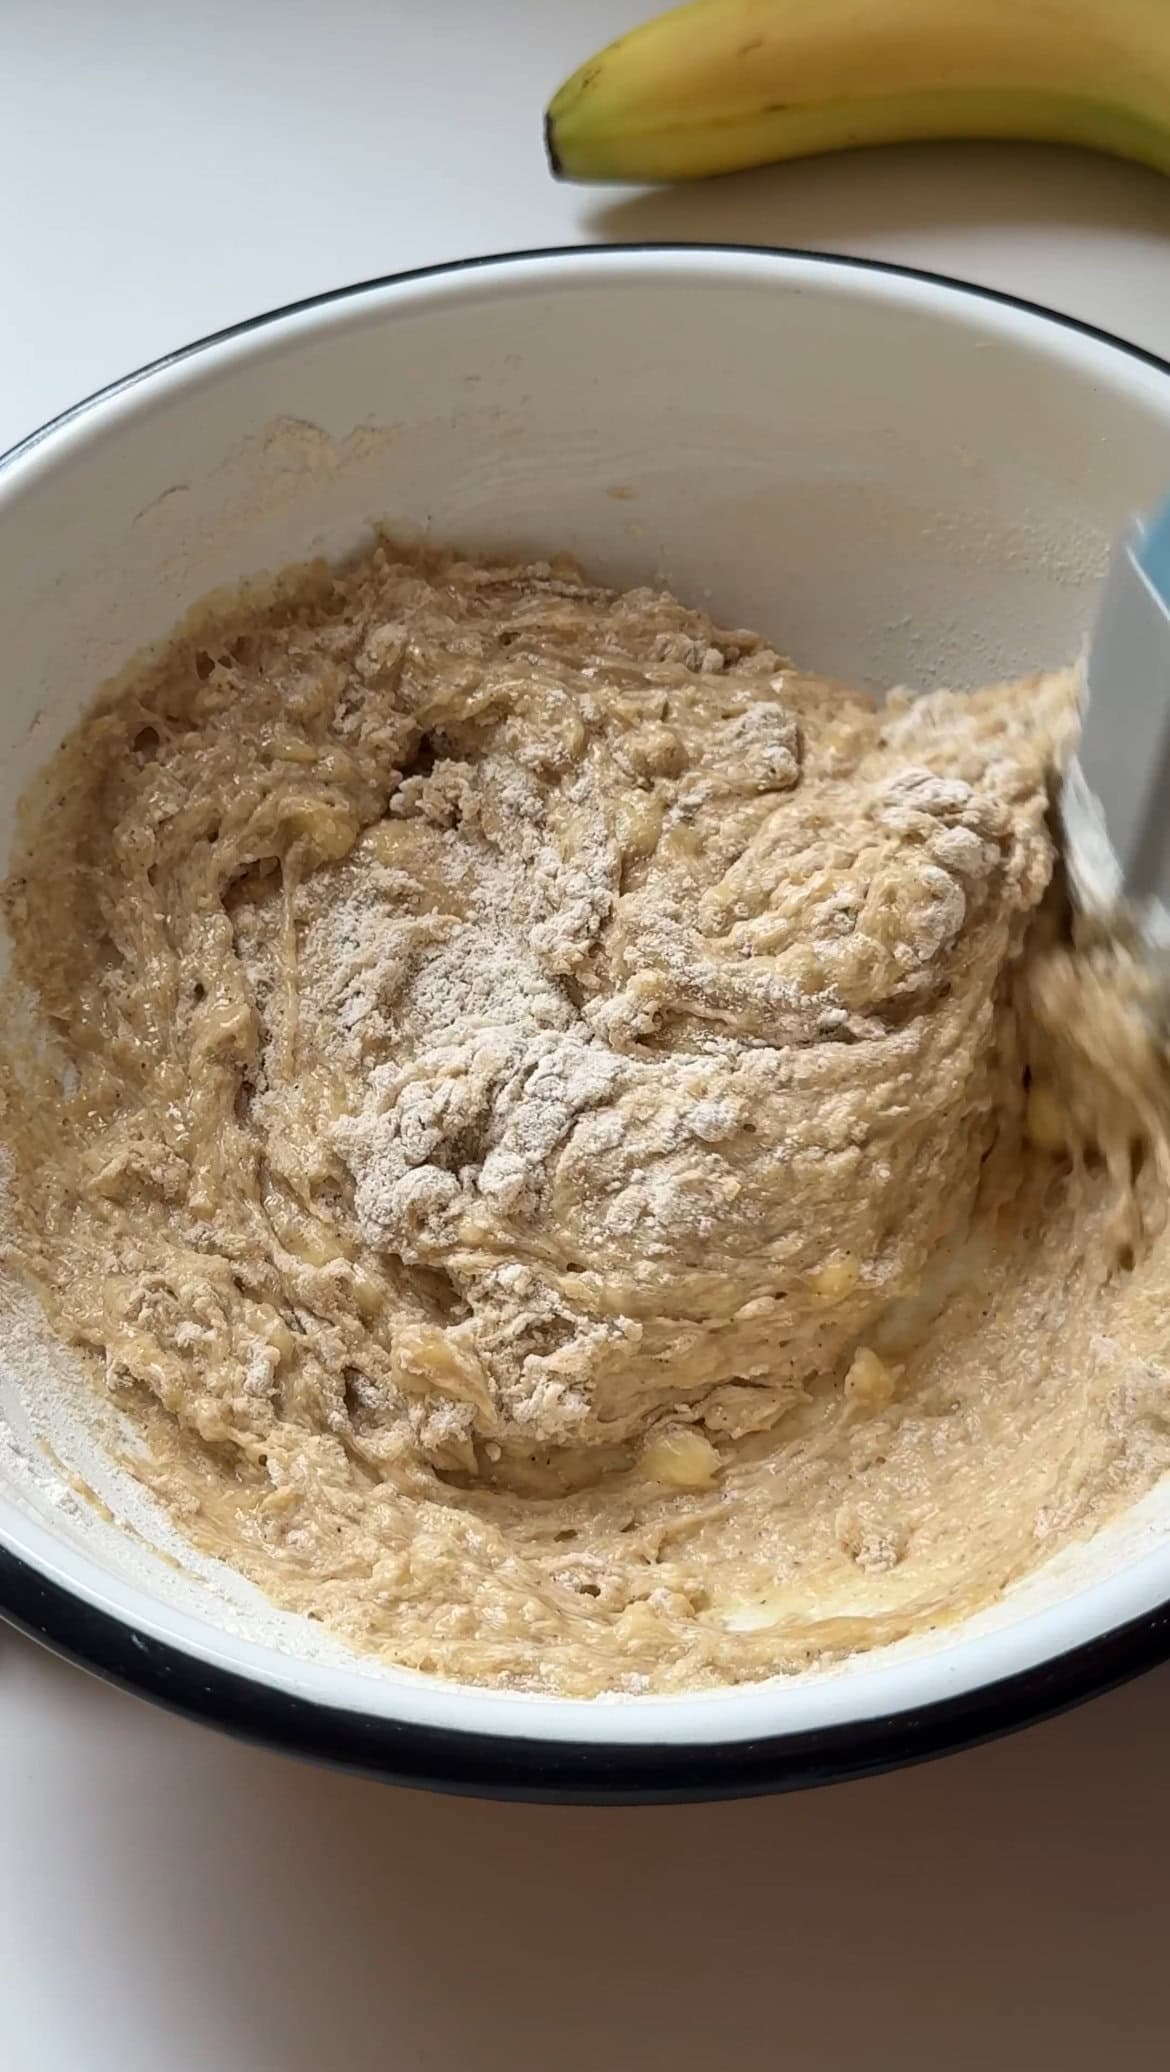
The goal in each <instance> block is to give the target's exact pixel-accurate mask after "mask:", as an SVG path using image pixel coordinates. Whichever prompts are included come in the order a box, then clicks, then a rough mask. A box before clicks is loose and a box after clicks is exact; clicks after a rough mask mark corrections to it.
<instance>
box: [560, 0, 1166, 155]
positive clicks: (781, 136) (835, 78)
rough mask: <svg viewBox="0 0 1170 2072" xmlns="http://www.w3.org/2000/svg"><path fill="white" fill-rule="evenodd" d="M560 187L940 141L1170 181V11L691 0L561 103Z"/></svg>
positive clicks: (591, 71) (592, 72) (622, 41)
mask: <svg viewBox="0 0 1170 2072" xmlns="http://www.w3.org/2000/svg"><path fill="white" fill-rule="evenodd" d="M545 134H546V139H547V143H548V152H549V160H550V163H551V165H552V168H553V171H554V172H555V173H556V174H558V175H559V176H560V177H562V178H564V179H569V180H688V179H698V178H701V177H702V176H704V175H705V174H709V173H728V172H736V171H739V170H741V169H742V168H744V167H746V166H755V165H766V164H769V163H771V162H772V161H773V160H776V159H783V158H800V157H805V156H809V155H812V154H814V153H818V152H825V151H843V150H847V149H849V148H850V147H851V146H854V145H859V144H887V143H900V142H908V141H912V140H918V139H925V138H938V137H977V138H996V137H998V138H1016V139H1024V140H1029V141H1035V142H1046V143H1065V144H1081V145H1087V146H1089V147H1091V148H1092V149H1095V150H1098V151H1107V152H1111V153H1113V154H1115V155H1117V156H1120V157H1122V158H1131V159H1137V160H1140V161H1141V162H1143V163H1144V164H1147V165H1152V166H1156V167H1157V168H1158V169H1159V170H1160V171H1162V172H1170V0H691V4H690V5H689V6H686V7H678V8H675V9H674V10H673V11H672V12H671V13H669V14H664V15H659V16H658V17H657V19H655V20H654V21H650V22H646V23H645V24H644V25H643V26H642V27H640V28H636V29H632V30H631V31H630V33H629V34H628V35H626V36H622V37H620V38H619V39H618V41H617V42H616V43H611V44H610V45H609V46H608V47H607V48H606V49H605V50H602V51H599V52H598V54H597V56H596V57H593V58H590V59H589V61H588V62H587V63H586V64H584V65H582V66H581V67H580V69H579V70H578V71H576V72H574V74H573V76H572V78H571V79H568V80H566V82H565V84H564V85H563V86H562V87H561V89H560V91H559V92H558V93H557V94H556V95H555V96H554V98H553V100H552V102H551V103H550V105H549V109H548V113H547V116H546V127H545Z"/></svg>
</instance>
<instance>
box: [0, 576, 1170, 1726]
mask: <svg viewBox="0 0 1170 2072" xmlns="http://www.w3.org/2000/svg"><path fill="white" fill-rule="evenodd" d="M1074 722H1075V698H1074V695H1073V687H1072V683H1071V680H1070V679H1069V678H1068V677H1061V676H1053V677H1042V678H1035V679H1032V680H1030V681H1029V682H1027V683H1024V684H1018V685H1010V686H1006V687H1001V688H997V689H992V690H989V691H985V692H980V693H978V694H975V695H972V696H959V695H952V694H949V693H945V692H944V693H936V694H933V695H931V696H928V697H923V698H918V699H911V698H908V697H905V696H897V697H895V698H894V699H892V700H891V701H890V702H889V703H888V704H887V705H886V706H885V707H883V708H882V709H880V710H877V709H875V708H873V707H872V706H871V705H870V703H869V702H868V701H866V700H865V699H863V698H861V697H859V696H857V695H855V694H854V693H851V692H849V691H847V690H843V689H841V688H840V687H838V686H836V685H833V684H828V683H824V682H820V681H817V680H815V679H811V678H808V677H805V676H802V675H801V674H799V673H798V672H797V671H795V670H794V669H792V668H791V667H790V666H789V665H788V664H786V663H785V662H784V661H783V660H782V659H781V658H780V657H779V656H778V655H776V654H775V653H773V652H772V650H771V649H769V648H768V647H767V646H765V645H764V643H763V642H762V641H761V640H760V639H758V638H757V637H756V636H755V635H753V634H749V633H744V632H734V631H726V630H724V629H721V628H719V627H717V626H714V625H712V624H711V623H710V622H709V621H708V620H706V619H705V618H703V617H702V616H700V615H699V614H697V613H695V612H691V611H688V610H686V609H685V608H684V607H683V606H681V605H679V604H677V603H676V602H674V601H673V600H672V599H671V598H669V597H667V596H664V595H661V594H658V593H654V592H651V591H649V590H639V591H633V592H630V593H628V594H626V595H616V594H613V593H611V592H609V591H605V590H602V589H598V588H594V587H591V586H590V585H589V584H588V583H587V582H585V581H584V580H583V579H582V578H581V577H580V576H579V574H578V572H577V571H576V570H575V568H573V567H572V566H570V565H568V564H564V565H562V564H551V565H546V564H538V565H536V566H533V567H527V568H525V567H477V566H474V565H472V564H469V563H467V562H464V561H460V560H457V559H455V558H454V557H451V556H446V557H444V556H440V555H422V554H416V555H406V554H404V553H403V552H402V551H401V550H396V549H395V548H393V547H392V546H391V545H389V544H388V543H383V544H382V545H379V546H378V548H377V549H376V551H374V552H373V553H372V554H371V555H369V556H367V557H366V558H364V559H363V560H361V561H359V562H356V563H354V564H352V565H351V566H349V567H347V568H345V569H343V570H341V571H332V572H330V571H327V570H316V571H313V572H310V573H308V574H302V575H301V576H300V577H299V578H297V579H296V580H295V581H293V582H290V583H289V584H286V585H285V586H284V587H283V588H282V589H281V590H280V591H278V592H276V593H273V594H272V595H271V596H270V597H269V598H268V599H267V600H266V601H264V602H261V601H258V600H257V599H252V600H251V601H250V602H248V601H242V602H239V603H238V604H237V605H236V606H235V607H233V608H232V610H231V611H230V612H227V613H226V614H225V613H223V612H221V613H220V614H219V616H218V617H217V618H215V619H206V618H205V619H204V621H203V622H202V623H200V624H198V625H193V627H192V629H191V630H190V631H188V632H185V633H184V634H182V635H181V636H179V637H178V638H177V639H176V640H175V642H174V643H173V645H172V646H171V647H170V649H169V650H168V651H167V653H166V654H165V655H164V656H163V657H162V659H161V660H156V661H155V662H153V663H152V664H151V665H150V666H148V667H145V668H144V669H142V670H141V671H140V672H139V673H138V675H137V676H136V677H135V678H134V679H133V680H132V681H130V682H127V683H124V684H123V685H122V686H121V687H119V688H118V690H117V691H116V692H115V693H113V694H111V695H110V696H109V697H108V698H107V699H106V701H105V702H104V703H103V705H102V706H101V707H100V708H99V709H98V710H97V712H96V713H95V714H94V716H93V717H91V718H90V719H89V720H88V721H86V723H85V724H84V725H83V727H82V728H81V729H80V730H79V732H78V734H77V735H76V736H75V737H74V738H73V739H72V740H71V741H70V742H69V743H67V744H66V746H65V748H64V749H63V750H62V752H61V754H60V756H59V757H58V758H57V760H56V762H55V763H54V765H53V766H52V768H51V770H50V771H49V772H48V773H47V775H46V778H45V779H44V781H43V783H42V784H41V785H40V786H39V787H38V788H37V791H36V794H35V796H33V797H30V799H29V800H28V801H27V804H26V812H25V819H24V825H23V829H22V834H21V841H20V847H19V853H18V856H17V858H16V860H15V862H14V866H13V874H12V877H11V879H10V881H9V886H8V891H7V910H8V918H9V926H10V931H11V934H12V937H13V942H14V954H15V970H16V973H17V976H18V980H19V982H20V983H21V984H22V985H23V987H24V988H25V989H26V992H31V994H32V996H33V997H34V998H35V1001H36V1003H37V1006H38V1009H39V1013H40V1015H41V1018H42V1025H43V1027H44V1028H45V1029H46V1030H47V1031H49V1032H51V1033H50V1035H49V1037H48V1038H47V1040H46V1043H45V1044H43V1045H42V1046H41V1047H40V1049H39V1051H37V1052H36V1053H35V1054H33V1052H32V1051H30V1048H29V1047H28V1046H27V1045H23V1046H21V1045H18V1044H17V1043H16V1041H15V1039H14V1038H10V1040H9V1043H8V1046H7V1049H8V1059H7V1066H6V1115H5V1122H4V1134H5V1136H6V1139H7V1143H8V1148H9V1152H10V1155H11V1158H12V1161H13V1166H14V1181H13V1189H12V1209H11V1228H10V1231H9V1233H8V1243H7V1258H8V1261H9V1265H10V1267H11V1268H12V1269H13V1270H14V1271H16V1272H18V1273H19V1274H20V1275H21V1276H22V1277H23V1278H24V1279H25V1280H26V1281H31V1282H32V1283H33V1285H35V1287H36V1288H37V1290H38V1292H39V1294H40V1296H41V1299H42V1301H43V1303H44V1305H45V1308H46V1311H47V1313H48V1316H49V1317H50V1319H51V1320H52V1323H53V1325H54V1327H55V1328H56V1330H57V1331H59V1332H60V1333H61V1334H62V1336H64V1337H65V1338H66V1339H67V1340H68V1341H69V1342H70V1343H71V1344H73V1345H75V1346H77V1347H79V1348H81V1349H83V1351H84V1352H85V1355H86V1357H87V1358H89V1359H90V1360H91V1361H92V1363H93V1367H94V1371H95V1374H96V1375H97V1376H99V1377H101V1376H102V1375H104V1379H105V1384H106V1385H107V1386H108V1387H109V1388H110V1389H111V1390H112V1391H113V1392H114V1394H115V1396H116V1398H117V1400H118V1401H119V1402H120V1403H121V1404H123V1405H124V1406H125V1407H126V1408H127V1409H128V1410H129V1411H130V1412H131V1414H132V1415H133V1416H134V1418H135V1419H136V1420H137V1422H138V1423H139V1424H140V1425H141V1427H142V1429H143V1432H144V1433H145V1435H146V1437H147V1439H148V1442H149V1447H150V1458H149V1463H148V1465H147V1466H146V1467H145V1468H143V1467H142V1466H141V1465H139V1468H138V1472H140V1473H142V1474H144V1475H145V1476H146V1477H147V1479H148V1480H149V1481H150V1482H151V1484H152V1486H153V1487H155V1488H156V1489H157V1490H159V1491H160V1492H161V1493H162V1494H163V1495H164V1496H165V1497H166V1498H167V1500H168V1501H169V1502H170V1503H171V1504H172V1505H173V1506H174V1507H175V1509H176V1510H177V1512H178V1513H179V1515H180V1516H181V1518H182V1519H183V1521H184V1524H185V1528H186V1530H187V1531H188V1533H189V1535H190V1536H191V1538H192V1539H193V1540H194V1541H196V1542H197V1543H199V1544H200V1545H202V1546H204V1547H206V1548H210V1549H211V1550H212V1551H214V1552H217V1553H220V1554H223V1555H225V1556H226V1557H227V1558H228V1559H229V1560H231V1561H233V1562H235V1563H236V1564H237V1565H238V1566H239V1567H240V1568H242V1569H243V1570H245V1571H246V1572H247V1573H248V1574H249V1575H251V1576H252V1577H254V1578H255V1579H256V1580H257V1581H258V1582H260V1583H261V1584H262V1585H263V1587H265V1588H266V1589H267V1590H269V1591H270V1592H271V1594H272V1595H273V1596H275V1597H277V1598H279V1599H280V1600H281V1601H283V1602H285V1603H287V1604H290V1605H292V1606H294V1607H295V1608H297V1609H300V1610H302V1611H308V1612H310V1613H312V1614H313V1615H314V1616H316V1617H319V1618H322V1619H324V1620H326V1621H327V1622H328V1623H330V1624H331V1625H333V1626H334V1627H336V1628H337V1629H339V1630H340V1631H342V1632H343V1633H345V1634H347V1635H348V1636H350V1637H351V1638H352V1639H353V1640H354V1641H356V1642H357V1643H358V1644H360V1645H362V1646H364V1647H371V1648H375V1649H380V1650H382V1651H384V1652H385V1653H386V1654H388V1655H389V1656H391V1657H393V1658H394V1659H395V1660H397V1661H399V1662H403V1663H407V1664H410V1665H413V1666H415V1667H419V1668H424V1669H429V1670H433V1671H436V1672H439V1673H441V1674H445V1675H450V1676H457V1677H461V1678H465V1679H470V1680H475V1681H488V1682H492V1681H494V1682H499V1683H504V1684H510V1685H513V1686H524V1687H539V1688H545V1689H551V1690H558V1691H569V1692H592V1691H597V1690H605V1689H634V1690H636V1689H650V1688H654V1689H672V1688H678V1687H686V1686H690V1685H703V1684H712V1683H718V1682H728V1681H731V1682H734V1681H738V1680H743V1679H747V1678H752V1677H759V1676H763V1675H767V1674H769V1673H772V1672H774V1671H776V1670H780V1669H784V1668H789V1667H792V1666H795V1665H802V1664H804V1663H806V1662H808V1661H810V1660H813V1659H817V1658H819V1657H824V1656H839V1655H840V1654H842V1653H844V1652H847V1651H848V1650H850V1649H855V1648H861V1647H867V1646H872V1645H875V1644H877V1643H879V1642H882V1641H885V1640H888V1639H891V1638H894V1637H897V1636H898V1635H901V1634H903V1633H905V1632H907V1631H910V1630H913V1629H914V1628H916V1627H919V1626H922V1625H923V1624H929V1623H936V1622H938V1621H940V1620H942V1619H945V1618H948V1617H951V1616H954V1615H955V1614H956V1613H957V1612H959V1611H962V1610H964V1609H967V1608H969V1607H970V1606H971V1605H973V1604H976V1603H978V1602H980V1601H985V1600H986V1599H987V1598H989V1597H990V1596H992V1595H994V1594H995V1593H996V1592H997V1591H999V1590H1000V1589H1002V1588H1003V1586H1004V1585H1005V1584H1006V1583H1007V1582H1008V1581H1010V1580H1011V1579H1012V1578H1013V1577H1014V1576H1016V1575H1018V1574H1020V1573H1021V1572H1022V1571H1024V1570H1025V1569H1027V1568H1028V1567H1029V1566H1030V1565H1032V1564H1034V1563H1035V1562H1036V1561H1037V1560H1038V1559H1039V1558H1040V1557H1041V1555H1042V1554H1043V1553H1045V1552H1047V1551H1048V1550H1050V1549H1051V1548H1052V1547H1053V1546H1054V1545H1056V1544H1058V1543H1059V1541H1060V1540H1061V1539H1062V1538H1067V1537H1068V1536H1069V1535H1071V1534H1073V1533H1079V1532H1084V1531H1086V1530H1088V1529H1090V1528H1091V1526H1092V1525H1093V1524H1095V1523H1096V1522H1097V1520H1098V1519H1099V1518H1100V1517H1101V1516H1103V1515H1104V1513H1105V1512H1106V1511H1107V1510H1108V1509H1109V1508H1110V1507H1114V1506H1116V1505H1117V1504H1118V1503H1119V1502H1121V1501H1122V1500H1123V1499H1124V1498H1126V1497H1128V1496H1130V1495H1132V1494H1135V1493H1136V1492H1137V1491H1138V1490H1139V1489H1140V1488H1142V1487H1144V1486H1147V1485H1148V1484H1149V1483H1150V1481H1152V1479H1153V1478H1154V1477H1155V1476H1156V1475H1157V1474H1159V1473H1161V1472H1162V1470H1163V1469H1164V1468H1165V1467H1166V1466H1167V1464H1168V1463H1170V1430H1168V1426H1167V1417H1166V1406H1167V1404H1168V1403H1170V1395H1168V1392H1167V1379H1168V1377H1167V1373H1166V1367H1165V1364H1164V1351H1163V1346H1164V1338H1165V1332H1164V1328H1163V1319H1164V1315H1165V1306H1166V1292H1167V1287H1168V1285H1170V1279H1168V1276H1170V1256H1168V1253H1167V1240H1166V1238H1165V1235H1164V1230H1163V1224H1164V1218H1163V1214H1162V1200H1163V1191H1164V1173H1163V1165H1164V1157H1165V1154H1164V1150H1163V1145H1164V1131H1163V1125H1164V1120H1165V1118H1164V1116H1163V1115H1162V1113H1161V1109H1160V1106H1159V1103H1158V1099H1157V1098H1156V1096H1155V1095H1154V1094H1152V1093H1151V1092H1150V1089H1151V1088H1152V1087H1156V1086H1157V1084H1158V1080H1157V1074H1156V1073H1155V1072H1152V1071H1150V1070H1149V1069H1148V1067H1149V1063H1150V1060H1149V1058H1147V1057H1146V1055H1145V1051H1144V1050H1143V1049H1142V1046H1143V1044H1144V1043H1146V1042H1147V1038H1146V1037H1145V1036H1140V1037H1135V1039H1134V1040H1135V1041H1136V1042H1137V1046H1138V1050H1139V1051H1140V1052H1141V1056H1135V1058H1134V1059H1133V1061H1132V1062H1133V1065H1134V1074H1135V1075H1136V1076H1134V1077H1133V1078H1132V1083H1130V1082H1129V1081H1126V1080H1125V1076H1124V1073H1122V1075H1121V1079H1120V1080H1118V1079H1117V1075H1116V1074H1114V1075H1113V1077H1111V1078H1108V1087H1109V1099H1108V1102H1106V1103H1105V1105H1104V1106H1103V1107H1101V1108H1100V1109H1095V1108H1094V1106H1093V1103H1092V1102H1091V1101H1090V1102H1089V1103H1088V1105H1086V1102H1085V1099H1084V1098H1083V1095H1084V1088H1085V1086H1086V1084H1089V1085H1092V1084H1093V1083H1094V1082H1093V1077H1092V1073H1091V1072H1090V1074H1089V1076H1088V1079H1086V1075H1085V1071H1084V1069H1083V1066H1084V1058H1083V1056H1082V1055H1081V1052H1082V1051H1083V1048H1084V1045H1083V1043H1082V1044H1081V1049H1080V1050H1077V1049H1076V1046H1075V1045H1074V1044H1072V1043H1070V1036H1071V1035H1072V1034H1074V1033H1075V1032H1076V1031H1078V1030H1080V1028H1081V1025H1082V1022H1083V1020H1084V1017H1082V1016H1081V1015H1080V1013H1079V1011H1078V1013H1077V1015H1076V1016H1074V1017H1073V1018H1072V1021H1071V1023H1070V1016H1069V1012H1068V1000H1069V996H1070V988H1072V989H1074V990H1075V989H1077V988H1080V989H1081V990H1080V992H1078V993H1077V995H1076V997H1077V999H1078V1000H1083V998H1084V989H1085V987H1086V986H1090V985H1091V984H1092V973H1093V970H1094V968H1095V967H1094V966H1093V965H1092V962H1091V960H1088V961H1086V959H1085V957H1083V956H1081V955H1079V954H1076V953H1074V952H1072V951H1071V950H1070V949H1069V947H1068V945H1067V943H1066V942H1065V941H1064V940H1063V934H1064V932H1065V931H1064V919H1063V911H1062V905H1061V900H1060V895H1059V890H1058V889H1057V888H1054V887H1053V885H1052V882H1051V881H1052V877H1053V864H1054V852H1053V845H1052V842H1051V838H1050V835H1049V832H1048V827H1047V800H1048V787H1049V781H1050V777H1051V774H1052V771H1053V768H1054V766H1055V763H1056V760H1057V759H1058V757H1059V755H1060V754H1061V752H1062V750H1063V748H1064V746H1065V745H1066V744H1067V741H1068V739H1069V737H1070V732H1071V729H1072V727H1073V725H1074ZM1106 990H1107V991H1108V988H1106ZM1110 997H1111V998H1112V997H1113V996H1112V994H1110ZM1087 1026H1092V1027H1095V1026H1098V1023H1097V1021H1096V1020H1094V1018H1093V1017H1091V1016H1090V1017H1089V1021H1088V1024H1087ZM1126 1027H1127V1029H1143V1030H1148V1024H1146V1023H1144V1022H1140V1020H1133V1021H1132V1022H1127V1024H1126ZM1153 1043H1154V1039H1153V1037H1152V1036H1149V1037H1148V1044H1149V1045H1153ZM1112 1054H1113V1053H1112V1049H1111V1050H1110V1056H1112ZM1151 1054H1152V1053H1151ZM1107 1077H1108V1075H1107ZM1103 1099H1104V1097H1103ZM1102 1118H1104V1121H1103V1120H1102Z"/></svg>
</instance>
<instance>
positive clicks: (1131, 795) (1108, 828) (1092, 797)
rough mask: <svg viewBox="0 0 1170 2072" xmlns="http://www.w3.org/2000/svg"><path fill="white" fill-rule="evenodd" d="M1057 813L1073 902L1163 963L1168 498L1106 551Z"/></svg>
mask: <svg viewBox="0 0 1170 2072" xmlns="http://www.w3.org/2000/svg"><path fill="white" fill-rule="evenodd" d="M1061 814H1062V819H1063V822H1064V834H1065V847H1066V860H1067V864H1068V870H1069V876H1070V878H1071V881H1072V887H1073V891H1074V893H1075V895H1076V897H1077V899H1078V901H1079V903H1080V904H1081V905H1082V907H1084V908H1085V909H1086V911H1087V912H1089V913H1091V914H1093V915H1094V916H1097V917H1099V918H1101V919H1103V920H1105V921H1106V922H1111V921H1117V920H1122V919H1124V920H1125V922H1127V924H1128V925H1129V927H1130V928H1132V929H1135V930H1136V932H1137V934H1138V936H1139V938H1140V939H1141V940H1143V941H1144V943H1145V944H1146V946H1147V947H1148V948H1149V949H1150V950H1151V951H1153V952H1155V953H1157V955H1158V957H1159V960H1160V961H1161V960H1170V499H1168V500H1167V502H1166V503H1165V504H1163V506H1162V507H1161V509H1160V510H1159V511H1157V512H1156V513H1155V514H1154V516H1153V517H1152V518H1150V519H1149V520H1148V521H1147V522H1146V523H1144V524H1142V523H1135V524H1134V525H1133V526H1132V527H1131V528H1130V530H1129V532H1128V534H1127V535H1126V536H1125V537H1124V538H1123V539H1122V540H1120V541H1119V543H1118V545H1117V547H1116V549H1115V551H1114V555H1113V560H1112V563H1111V565H1110V569H1109V575H1108V577H1107V579H1106V583H1105V589H1104V592H1103V595H1102V598H1101V604H1100V608H1099V610H1098V614H1097V623H1096V625H1095V627H1094V629H1093V634H1092V638H1091V640H1090V643H1089V652H1088V659H1087V662H1086V666H1085V698H1084V708H1083V719H1082V730H1081V737H1080V741H1079V744H1078V747H1077V752H1076V756H1075V758H1074V760H1073V762H1072V764H1071V766H1070V768H1069V770H1068V773H1067V775H1066V778H1065V782H1064V788H1063V794H1062V798H1061Z"/></svg>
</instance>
